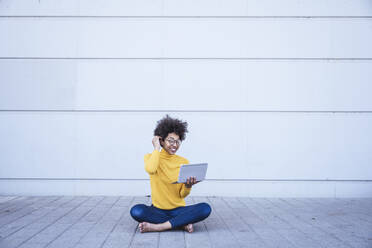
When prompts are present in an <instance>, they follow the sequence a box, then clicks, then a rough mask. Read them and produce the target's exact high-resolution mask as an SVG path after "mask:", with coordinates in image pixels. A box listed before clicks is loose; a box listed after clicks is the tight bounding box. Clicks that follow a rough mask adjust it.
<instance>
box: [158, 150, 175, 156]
mask: <svg viewBox="0 0 372 248" xmlns="http://www.w3.org/2000/svg"><path fill="white" fill-rule="evenodd" d="M160 156H161V157H162V158H174V156H175V154H169V153H168V152H167V151H166V150H165V149H164V148H162V149H161V151H160Z"/></svg>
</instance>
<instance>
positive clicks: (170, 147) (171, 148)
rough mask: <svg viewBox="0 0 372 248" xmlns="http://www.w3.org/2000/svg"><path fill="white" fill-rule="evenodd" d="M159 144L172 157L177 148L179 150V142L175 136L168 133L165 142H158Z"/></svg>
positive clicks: (178, 138)
mask: <svg viewBox="0 0 372 248" xmlns="http://www.w3.org/2000/svg"><path fill="white" fill-rule="evenodd" d="M160 144H161V145H162V147H163V149H164V150H166V151H167V152H168V153H169V154H170V155H174V154H176V152H177V150H178V148H180V145H181V140H180V137H179V136H178V135H177V134H175V133H169V134H168V136H167V137H166V138H165V140H161V141H160Z"/></svg>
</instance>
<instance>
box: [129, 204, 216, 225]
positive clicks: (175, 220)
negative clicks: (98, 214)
mask: <svg viewBox="0 0 372 248" xmlns="http://www.w3.org/2000/svg"><path fill="white" fill-rule="evenodd" d="M211 212H212V208H211V207H210V206H209V204H208V203H204V202H203V203H198V204H194V205H189V206H185V207H178V208H173V209H169V210H165V209H160V208H157V207H155V206H153V205H151V206H146V205H145V204H137V205H134V206H133V207H132V208H131V210H130V215H131V216H132V217H133V219H135V220H136V221H138V222H143V221H145V222H150V223H154V224H159V223H164V222H166V221H169V222H170V223H171V225H172V229H175V228H179V227H181V226H185V225H187V224H192V223H196V222H199V221H202V220H204V219H206V218H207V217H208V216H209V215H210V214H211Z"/></svg>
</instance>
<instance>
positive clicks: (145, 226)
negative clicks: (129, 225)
mask: <svg viewBox="0 0 372 248" xmlns="http://www.w3.org/2000/svg"><path fill="white" fill-rule="evenodd" d="M138 227H139V229H140V232H141V233H144V232H155V231H157V230H156V227H155V225H154V224H152V223H148V222H142V223H139V225H138Z"/></svg>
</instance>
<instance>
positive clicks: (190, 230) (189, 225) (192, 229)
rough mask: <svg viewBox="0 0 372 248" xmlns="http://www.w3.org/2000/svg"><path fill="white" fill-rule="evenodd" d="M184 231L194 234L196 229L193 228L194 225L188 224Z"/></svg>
mask: <svg viewBox="0 0 372 248" xmlns="http://www.w3.org/2000/svg"><path fill="white" fill-rule="evenodd" d="M183 229H184V230H185V231H186V232H188V233H192V232H193V231H194V227H193V226H192V224H187V225H186V226H184V227H183Z"/></svg>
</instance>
